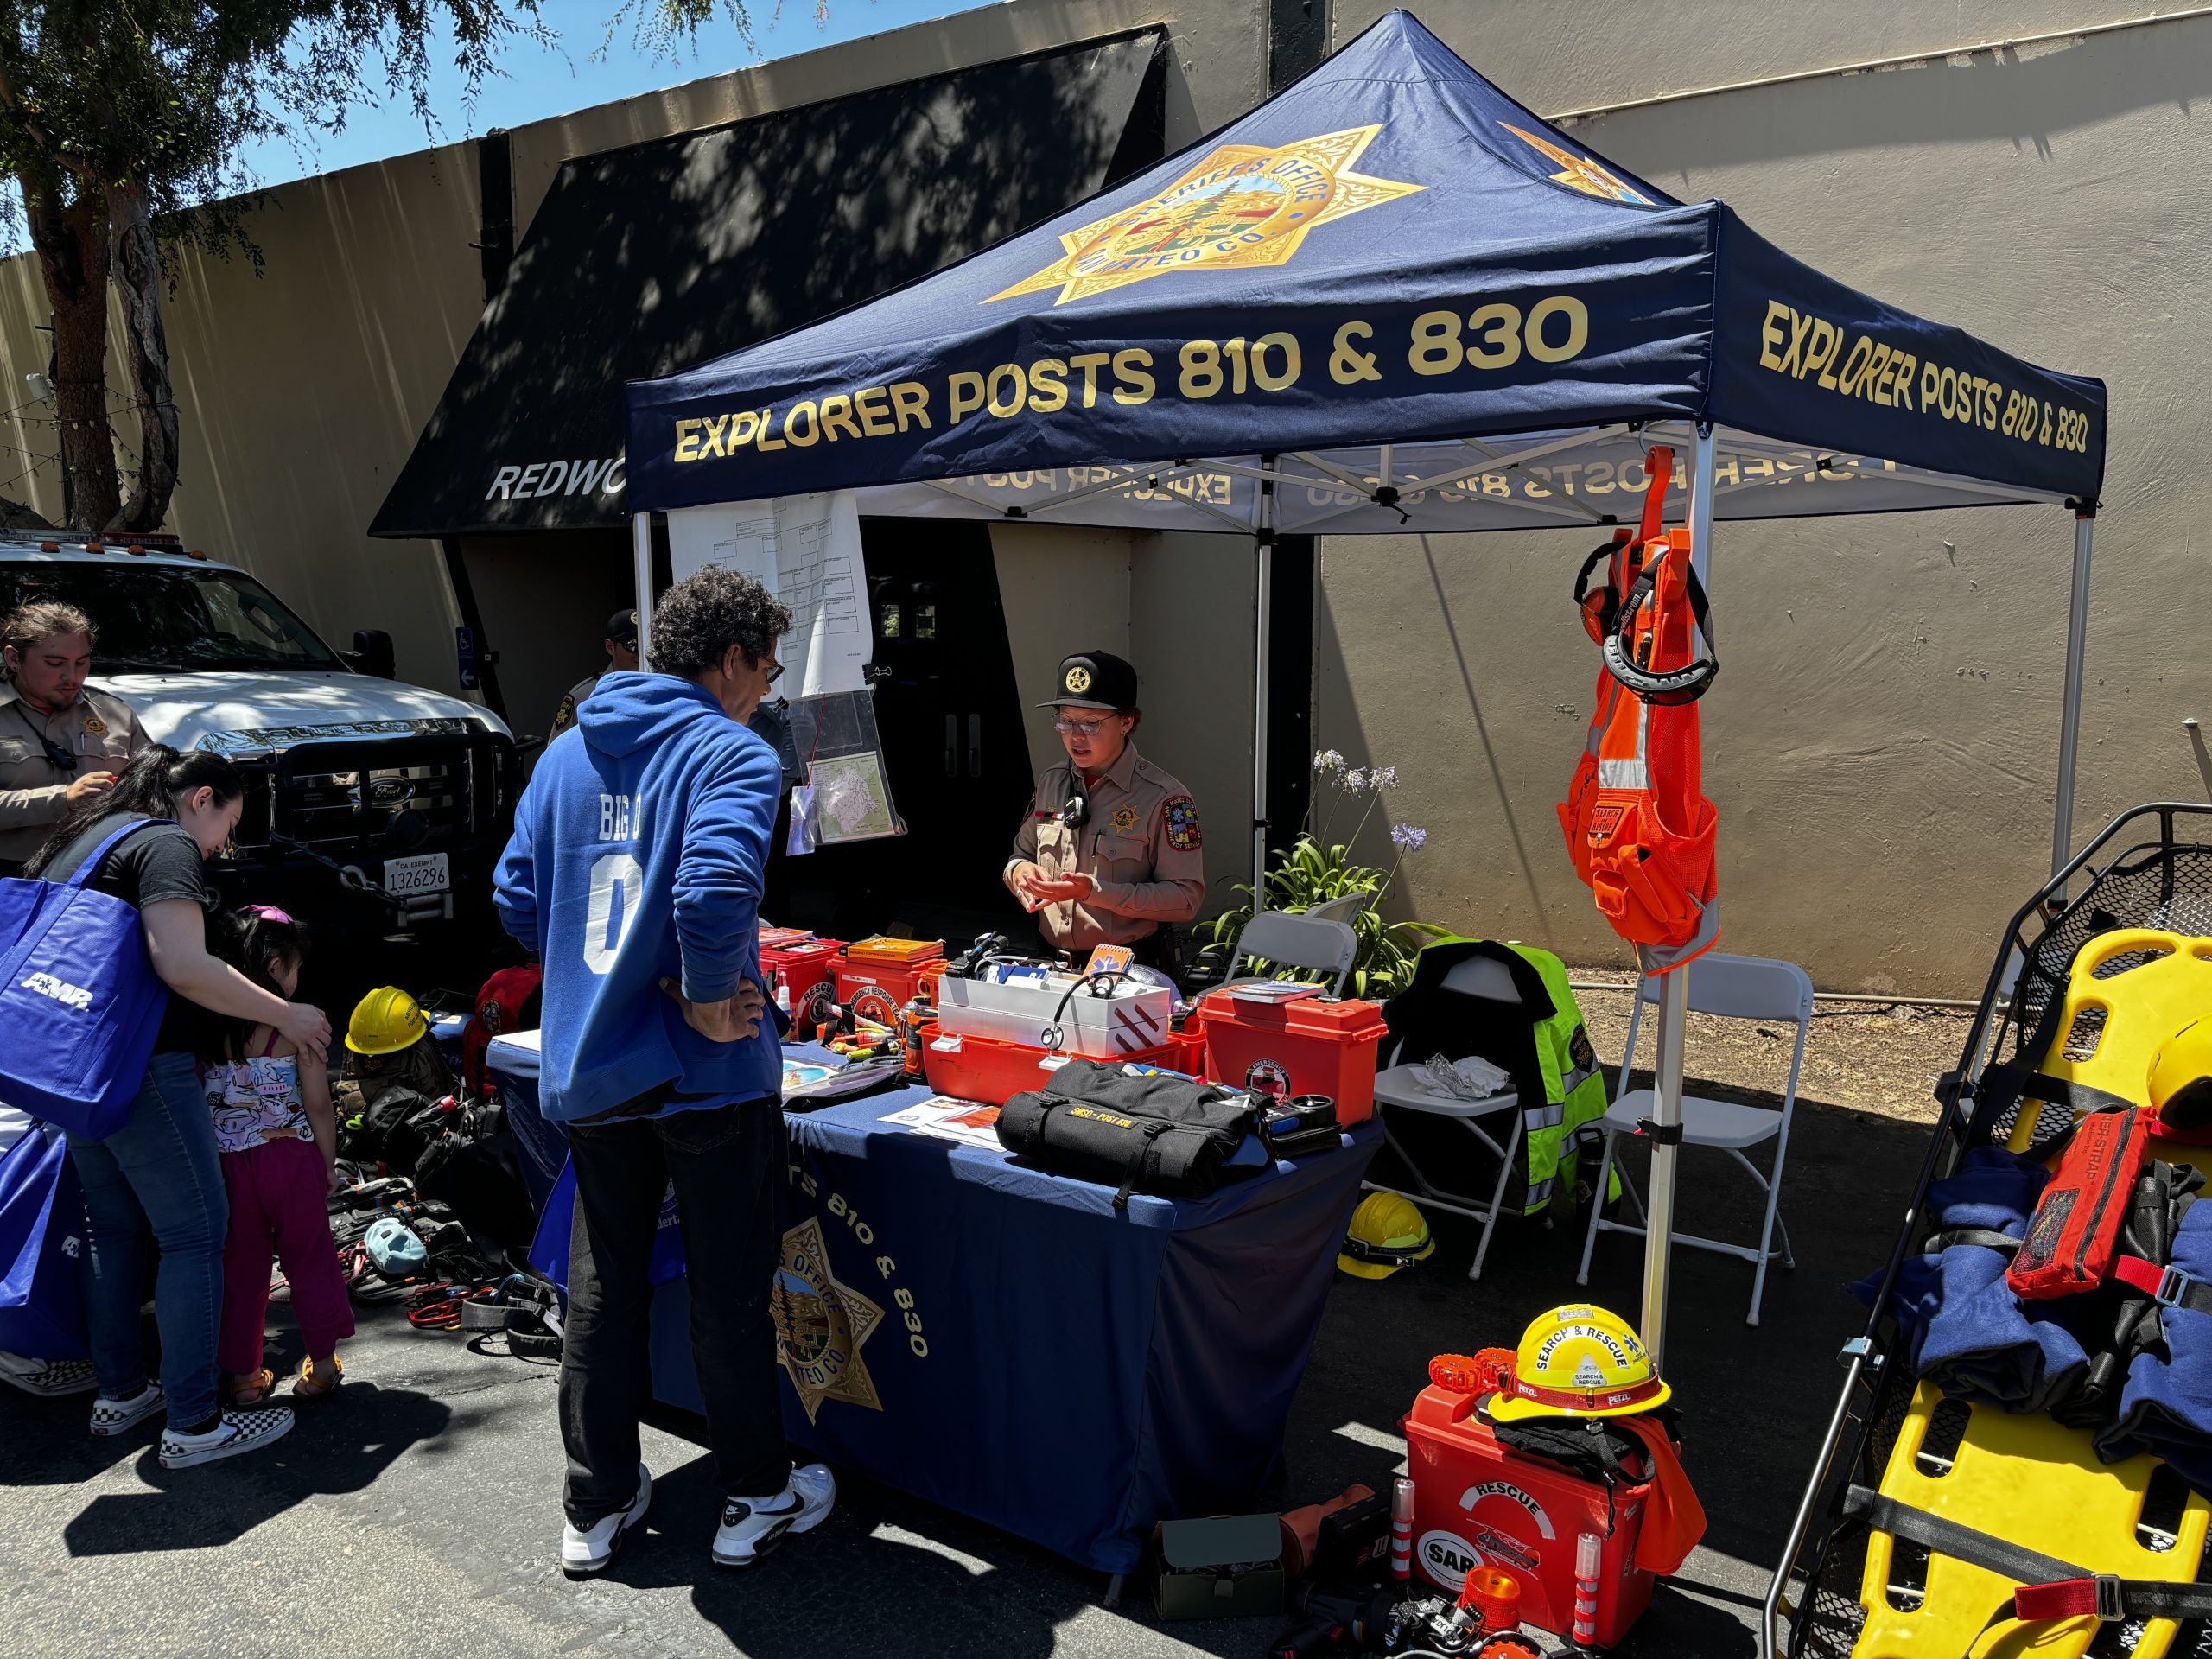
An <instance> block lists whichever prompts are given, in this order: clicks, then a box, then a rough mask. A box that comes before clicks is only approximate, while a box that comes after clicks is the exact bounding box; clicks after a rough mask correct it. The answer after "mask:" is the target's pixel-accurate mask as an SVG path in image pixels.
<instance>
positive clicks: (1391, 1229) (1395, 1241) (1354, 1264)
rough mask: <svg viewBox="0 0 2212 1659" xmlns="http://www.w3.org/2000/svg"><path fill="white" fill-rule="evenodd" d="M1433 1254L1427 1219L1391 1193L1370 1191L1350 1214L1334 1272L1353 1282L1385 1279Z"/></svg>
mask: <svg viewBox="0 0 2212 1659" xmlns="http://www.w3.org/2000/svg"><path fill="white" fill-rule="evenodd" d="M1435 1254H1436V1240H1435V1239H1434V1238H1433V1237H1431V1236H1430V1235H1429V1230H1428V1218H1427V1217H1426V1216H1424V1215H1422V1214H1421V1211H1420V1210H1419V1209H1417V1208H1416V1207H1415V1206H1414V1203H1413V1201H1412V1200H1411V1199H1409V1198H1402V1197H1400V1196H1399V1195H1398V1194H1397V1193H1395V1192H1370V1193H1369V1194H1368V1195H1367V1196H1366V1197H1365V1198H1362V1199H1361V1200H1360V1201H1359V1208H1357V1210H1355V1211H1352V1212H1351V1228H1350V1230H1348V1231H1346V1233H1345V1234H1344V1249H1343V1251H1342V1252H1341V1253H1340V1254H1339V1255H1338V1257H1337V1270H1338V1272H1339V1273H1348V1274H1351V1276H1352V1277H1353V1278H1355V1279H1388V1278H1389V1276H1390V1275H1391V1274H1394V1273H1395V1272H1397V1270H1398V1269H1399V1268H1410V1267H1412V1266H1413V1265H1414V1263H1415V1262H1426V1261H1427V1260H1428V1258H1429V1257H1430V1256H1432V1255H1435Z"/></svg>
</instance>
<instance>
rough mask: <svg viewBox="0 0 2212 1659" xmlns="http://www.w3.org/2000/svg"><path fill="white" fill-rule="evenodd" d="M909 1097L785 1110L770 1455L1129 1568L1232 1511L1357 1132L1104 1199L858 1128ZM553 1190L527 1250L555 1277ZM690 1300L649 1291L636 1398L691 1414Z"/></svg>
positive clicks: (971, 1154) (1250, 1486) (1002, 1161)
mask: <svg viewBox="0 0 2212 1659" xmlns="http://www.w3.org/2000/svg"><path fill="white" fill-rule="evenodd" d="M928 1098H930V1095H929V1091H928V1090H925V1089H918V1088H917V1089H904V1090H894V1091H891V1092H888V1093H885V1094H880V1095H875V1096H870V1097H869V1098H868V1099H865V1100H859V1101H853V1102H849V1103H845V1104H843V1105H839V1106H830V1107H825V1108H823V1109H821V1110H819V1111H816V1112H811V1113H806V1114H793V1115H791V1117H790V1119H789V1130H790V1138H791V1184H790V1186H789V1188H788V1197H787V1208H786V1213H785V1217H784V1227H785V1231H784V1255H783V1266H782V1270H781V1272H780V1274H779V1279H778V1295H777V1303H778V1325H779V1335H780V1338H781V1349H782V1358H783V1362H784V1371H785V1391H784V1417H785V1428H786V1429H787V1431H788V1432H789V1433H790V1434H791V1439H792V1441H793V1443H794V1445H795V1446H798V1447H801V1448H804V1450H805V1451H806V1452H809V1453H810V1454H812V1455H814V1456H817V1457H819V1458H821V1459H823V1460H824V1461H826V1462H828V1463H829V1464H831V1465H836V1466H839V1467H843V1468H847V1469H855V1470H859V1471H862V1472H864V1473H866V1474H868V1476H870V1477H871V1478H874V1479H876V1480H880V1481H881V1482H883V1483H884V1484H887V1485H891V1486H895V1487H898V1488H899V1489H900V1490H902V1491H908V1492H912V1493H913V1494H914V1495H915V1496H917V1497H924V1498H927V1499H929V1500H930V1501H931V1502H932V1503H942V1504H944V1506H945V1507H946V1508H948V1509H952V1510H959V1511H960V1512H961V1513H963V1514H965V1515H969V1516H975V1517H976V1519H978V1520H980V1521H983V1522H988V1523H989V1524H991V1525H993V1526H997V1527H1001V1528H1003V1529H1006V1530H1007V1531H1008V1532H1011V1533H1014V1534H1015V1535H1018V1536H1020V1537H1023V1538H1027V1539H1029V1540H1031V1541H1034V1542H1036V1543H1039V1544H1043V1545H1045V1546H1046V1547H1047V1548H1051V1549H1052V1550H1055V1551H1057V1552H1058V1553H1059V1554H1063V1555H1065V1556H1067V1557H1069V1558H1070V1559H1071V1560H1076V1561H1079V1562H1082V1563H1084V1564H1085V1565H1086V1566H1090V1567H1095V1568H1096V1569H1098V1570H1099V1571H1101V1572H1107V1573H1127V1572H1130V1571H1132V1570H1134V1569H1135V1567H1136V1566H1137V1565H1138V1563H1139V1561H1140V1560H1141V1557H1142V1554H1143V1550H1144V1544H1145V1540H1146V1539H1147V1536H1148V1535H1149V1534H1150V1532H1151V1530H1152V1527H1153V1523H1154V1522H1156V1521H1160V1520H1163V1519H1172V1518H1173V1517H1175V1516H1187V1515H1211V1514H1218V1513H1222V1512H1224V1511H1230V1512H1236V1511H1243V1510H1249V1509H1250V1508H1251V1507H1252V1506H1253V1504H1254V1503H1255V1501H1256V1500H1257V1499H1258V1497H1259V1495H1260V1492H1261V1489H1262V1486H1263V1485H1264V1484H1266V1482H1267V1479H1268V1476H1269V1474H1270V1473H1271V1472H1272V1471H1273V1470H1274V1466H1275V1464H1276V1462H1277V1460H1278V1459H1279V1458H1280V1456H1281V1447H1282V1438H1283V1429H1284V1425H1285V1423H1286V1422H1287V1420H1288V1418H1289V1414H1290V1404H1291V1400H1292V1397H1293V1396H1294V1395H1295V1394H1296V1392H1297V1390H1298V1384H1299V1381H1300V1377H1301V1376H1303V1375H1304V1372H1305V1370H1306V1359H1307V1357H1308V1356H1309V1354H1310V1353H1311V1352H1312V1351H1313V1338H1314V1336H1315V1334H1316V1333H1317V1332H1319V1328H1320V1322H1321V1312H1322V1308H1323V1306H1324V1304H1325V1302H1326V1300H1327V1298H1328V1293H1329V1282H1330V1276H1331V1274H1332V1272H1333V1271H1334V1264H1335V1260H1336V1255H1337V1248H1338V1244H1339V1243H1341V1241H1342V1240H1343V1237H1344V1228H1345V1226H1346V1224H1348V1223H1349V1221H1350V1219H1351V1211H1352V1206H1353V1205H1355V1204H1356V1203H1357V1201H1358V1198H1359V1183H1360V1178H1361V1177H1362V1175H1363V1174H1364V1173H1365V1172H1366V1168H1367V1165H1368V1161H1369V1160H1370V1158H1372V1157H1373V1155H1374V1154H1375V1151H1376V1147H1378V1146H1379V1145H1380V1143H1381V1139H1382V1136H1381V1132H1380V1130H1379V1129H1378V1128H1376V1127H1375V1126H1373V1125H1372V1124H1367V1125H1363V1126H1361V1128H1359V1129H1357V1131H1355V1132H1354V1133H1353V1134H1352V1135H1350V1136H1348V1137H1347V1141H1348V1142H1349V1144H1348V1145H1347V1146H1345V1147H1344V1148H1343V1149H1342V1150H1339V1151H1338V1152H1334V1153H1331V1154H1323V1155H1320V1156H1309V1157H1307V1158H1305V1159H1301V1160H1299V1161H1298V1162H1296V1163H1289V1162H1282V1163H1278V1164H1276V1165H1275V1166H1274V1167H1273V1168H1272V1169H1270V1170H1268V1171H1267V1172H1265V1173H1261V1174H1257V1175H1254V1176H1251V1177H1249V1178H1248V1179H1243V1180H1240V1181H1236V1182H1232V1183H1231V1184H1230V1185H1227V1186H1224V1187H1223V1188H1222V1189H1221V1190H1220V1191H1219V1192H1216V1193H1214V1194H1213V1195H1212V1196H1211V1197H1210V1198H1197V1199H1185V1200H1171V1199H1166V1198H1145V1197H1142V1196H1139V1197H1135V1198H1131V1199H1130V1200H1129V1205H1128V1209H1127V1210H1126V1211H1116V1209H1115V1208H1114V1193H1113V1190H1112V1189H1111V1188H1109V1187H1103V1186H1097V1185H1092V1184H1090V1183H1089V1182H1085V1181H1077V1180H1070V1179H1065V1178H1062V1177H1057V1176H1053V1175H1049V1174H1046V1173H1044V1172H1042V1171H1040V1170H1035V1169H1030V1168H1026V1167H1023V1166H1020V1165H1019V1164H1016V1163H1015V1162H1014V1161H1013V1160H1011V1159H1009V1158H1008V1157H1007V1154H1004V1153H1001V1152H991V1151H986V1150H983V1149H982V1148H979V1147H966V1146H962V1145H959V1144H957V1143H955V1142H952V1141H944V1140H939V1139H936V1138H934V1137H931V1136H927V1135H917V1134H912V1133H909V1132H907V1131H906V1130H905V1129H904V1128H901V1127H900V1126H899V1125H896V1124H886V1123H883V1122H881V1121H880V1120H881V1119H882V1118H884V1117H885V1116H887V1114H889V1113H891V1112H893V1111H896V1110H898V1109H900V1108H901V1107H904V1106H907V1105H912V1104H914V1103H918V1102H921V1101H924V1100H927V1099H928ZM566 1187H567V1184H566V1183H565V1182H564V1183H563V1189H561V1190H558V1191H556V1193H555V1195H554V1198H553V1201H552V1203H551V1204H550V1205H549V1206H548V1209H547V1213H546V1225H545V1227H544V1228H543V1230H541V1232H540V1235H539V1241H540V1249H539V1250H538V1251H537V1252H536V1253H534V1254H535V1255H537V1259H538V1260H539V1262H540V1265H541V1266H544V1267H546V1268H548V1270H549V1271H554V1273H555V1276H556V1278H559V1277H563V1276H564V1274H563V1272H561V1271H556V1268H561V1269H564V1268H565V1266H566V1255H567V1250H566V1248H565V1247H566V1243H567V1235H566V1227H565V1219H566V1217H565V1212H566V1211H567V1209H568V1206H569V1199H568V1196H567V1191H566ZM674 1231H675V1230H674V1229H673V1228H670V1229H668V1230H666V1232H665V1233H664V1238H666V1237H670V1236H672V1235H673V1233H674ZM556 1257H557V1260H555V1259H554V1258H556ZM656 1277H658V1274H656ZM689 1316H690V1295H689V1293H688V1291H687V1290H686V1287H685V1285H684V1282H683V1280H682V1279H680V1278H676V1279H673V1280H671V1281H670V1282H668V1283H665V1284H664V1285H662V1286H661V1287H660V1288H659V1289H658V1290H657V1291H656V1292H655V1293H654V1297H653V1338H652V1344H653V1376H654V1391H655V1393H656V1394H657V1395H658V1396H659V1397H660V1398H661V1399H662V1400H664V1401H666V1402H669V1403H670V1404H671V1405H677V1406H683V1407H686V1408H690V1409H693V1410H696V1409H697V1408H698V1406H699V1395H698V1389H697V1384H696V1380H695V1378H694V1375H693V1370H692V1364H691V1354H690V1338H689V1333H688V1331H687V1324H688V1320H689Z"/></svg>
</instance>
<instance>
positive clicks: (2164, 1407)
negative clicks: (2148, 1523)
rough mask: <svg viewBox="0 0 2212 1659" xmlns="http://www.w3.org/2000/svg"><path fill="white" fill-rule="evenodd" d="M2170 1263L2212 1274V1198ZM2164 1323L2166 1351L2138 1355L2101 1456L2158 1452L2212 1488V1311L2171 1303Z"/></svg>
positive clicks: (2199, 1209) (2178, 1241)
mask: <svg viewBox="0 0 2212 1659" xmlns="http://www.w3.org/2000/svg"><path fill="white" fill-rule="evenodd" d="M2167 1265H2168V1266H2169V1267H2171V1268H2178V1269H2179V1270H2180V1271H2181V1272H2182V1273H2183V1274H2188V1275H2189V1276H2190V1278H2191V1279H2196V1280H2212V1203H2200V1204H2193V1205H2190V1207H2189V1209H2188V1211H2186V1212H2185V1213H2184V1214H2183V1217H2182V1218H2181V1225H2180V1226H2179V1227H2178V1228H2177V1229H2176V1230H2175V1232H2174V1242H2173V1250H2172V1254H2171V1256H2170V1257H2169V1258H2168V1262H2167ZM2190 1300H2201V1299H2200V1298H2191V1299H2190ZM2159 1323H2160V1325H2162V1327H2163V1329H2164V1337H2165V1343H2164V1347H2165V1352H2164V1354H2161V1353H2159V1352H2158V1349H2157V1348H2156V1347H2146V1348H2145V1349H2144V1350H2143V1351H2141V1352H2140V1353H2139V1354H2137V1355H2136V1356H2135V1358H2134V1362H2133V1363H2132V1364H2131V1365H2130V1366H2129V1367H2128V1370H2127V1386H2126V1388H2125V1389H2123V1390H2121V1393H2120V1416H2119V1419H2118V1421H2115V1422H2113V1424H2112V1425H2111V1426H2110V1427H2107V1428H2106V1429H2105V1430H2104V1431H2103V1432H2102V1433H2100V1434H2099V1435H2098V1436H2097V1455H2098V1456H2099V1457H2101V1458H2102V1459H2104V1460H2105V1461H2106V1462H2107V1463H2117V1462H2119V1461H2120V1459H2122V1458H2125V1457H2129V1456H2132V1455H2133V1453H2135V1452H2153V1453H2155V1454H2156V1455H2158V1456H2159V1457H2161V1458H2164V1459H2165V1460H2166V1461H2167V1462H2168V1463H2170V1464H2171V1465H2173V1470H2174V1472H2175V1473H2176V1474H2177V1475H2179V1476H2180V1477H2181V1478H2183V1480H2185V1481H2187V1482H2188V1483H2189V1484H2190V1485H2191V1486H2193V1487H2195V1488H2196V1490H2197V1491H2200V1492H2212V1313H2202V1312H2198V1311H2196V1310H2195V1309H2192V1308H2190V1307H2186V1306H2162V1307H2161V1308H2160V1309H2159Z"/></svg>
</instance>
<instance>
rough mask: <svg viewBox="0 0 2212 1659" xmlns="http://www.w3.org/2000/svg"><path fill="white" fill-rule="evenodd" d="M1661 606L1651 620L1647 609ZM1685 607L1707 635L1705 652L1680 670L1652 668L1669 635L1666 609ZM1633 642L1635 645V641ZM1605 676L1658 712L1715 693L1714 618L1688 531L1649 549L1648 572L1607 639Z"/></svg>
mask: <svg viewBox="0 0 2212 1659" xmlns="http://www.w3.org/2000/svg"><path fill="white" fill-rule="evenodd" d="M1655 603H1656V605H1657V606H1659V607H1662V610H1661V612H1660V613H1658V614H1655V615H1654V616H1653V618H1652V619H1651V620H1649V621H1648V622H1647V621H1645V620H1643V612H1644V609H1645V607H1648V606H1652V605H1654V604H1655ZM1670 603H1671V604H1686V605H1688V607H1689V610H1690V617H1691V620H1693V621H1694V622H1695V623H1696V624H1697V630H1698V632H1700V633H1701V634H1703V635H1704V636H1705V651H1706V654H1705V655H1704V656H1702V657H1696V658H1692V659H1691V660H1690V661H1688V662H1687V663H1685V664H1682V665H1681V667H1680V668H1673V669H1667V670H1664V671H1661V670H1658V669H1655V668H1652V667H1650V666H1649V662H1650V659H1651V657H1652V654H1653V652H1654V649H1655V642H1656V641H1658V640H1661V639H1662V638H1663V637H1664V632H1665V629H1664V625H1663V623H1662V620H1661V616H1662V615H1663V613H1664V611H1663V607H1666V606H1668V605H1669V604H1670ZM1630 641H1634V642H1635V643H1634V644H1633V645H1631V644H1630ZM1605 672H1607V673H1608V674H1610V675H1611V676H1612V677H1614V678H1615V679H1617V680H1618V681H1619V682H1620V683H1622V684H1623V685H1624V686H1626V687H1627V688H1628V689H1629V690H1630V691H1633V692H1634V693H1635V694H1636V695H1637V696H1638V697H1640V698H1642V699H1643V701H1644V702H1648V703H1649V704H1651V705H1652V706H1653V707H1654V708H1659V709H1676V708H1680V707H1681V705H1683V704H1684V703H1690V702H1696V701H1697V700H1698V699H1699V698H1700V697H1701V696H1704V695H1705V694H1706V692H1707V691H1708V690H1711V689H1712V686H1713V681H1714V680H1715V679H1716V678H1718V677H1719V674H1720V657H1719V652H1718V650H1717V649H1716V648H1715V647H1714V645H1713V617H1712V614H1711V611H1710V609H1709V607H1707V603H1706V598H1705V584H1704V583H1703V582H1700V581H1699V580H1698V574H1697V568H1696V567H1695V566H1694V565H1693V564H1692V563H1690V548H1689V537H1688V532H1687V531H1669V534H1668V537H1667V539H1666V540H1665V541H1664V542H1657V541H1655V542H1652V543H1649V544H1648V545H1647V546H1646V547H1645V549H1644V560H1643V571H1642V573H1641V574H1640V575H1637V579H1636V581H1635V582H1634V583H1633V584H1631V585H1630V588H1629V590H1628V593H1627V594H1625V595H1624V597H1623V599H1622V601H1621V607H1620V614H1619V617H1618V619H1617V620H1616V622H1615V625H1614V629H1613V632H1611V633H1609V634H1607V635H1606V636H1605Z"/></svg>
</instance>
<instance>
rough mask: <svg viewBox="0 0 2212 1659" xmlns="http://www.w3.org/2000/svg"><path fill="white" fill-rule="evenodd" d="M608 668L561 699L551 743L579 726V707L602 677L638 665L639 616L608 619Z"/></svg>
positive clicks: (620, 613) (622, 614) (628, 613)
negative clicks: (577, 711)
mask: <svg viewBox="0 0 2212 1659" xmlns="http://www.w3.org/2000/svg"><path fill="white" fill-rule="evenodd" d="M606 645H607V666H606V667H605V668H602V669H601V670H600V671H599V674H589V675H587V676H585V677H583V678H582V679H581V680H578V681H577V682H576V683H575V684H574V685H572V686H570V687H569V695H568V696H565V697H563V698H562V699H561V706H560V707H559V708H558V709H555V710H554V711H553V729H552V730H551V731H550V732H548V733H546V734H545V741H547V742H548V743H550V742H551V741H553V740H554V739H555V738H556V737H558V736H560V735H561V734H562V733H563V732H565V731H567V730H568V729H569V727H571V726H573V725H575V723H576V705H577V704H578V703H580V702H582V701H583V700H584V699H585V698H586V697H588V696H591V694H592V690H593V688H594V687H595V686H596V685H598V683H599V675H600V674H612V673H615V672H618V671H630V670H632V669H635V668H636V667H637V666H638V613H637V612H635V611H633V610H629V609H624V610H620V611H617V612H615V613H614V614H613V615H612V616H610V617H608V618H607V639H606Z"/></svg>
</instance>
